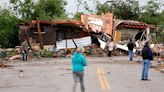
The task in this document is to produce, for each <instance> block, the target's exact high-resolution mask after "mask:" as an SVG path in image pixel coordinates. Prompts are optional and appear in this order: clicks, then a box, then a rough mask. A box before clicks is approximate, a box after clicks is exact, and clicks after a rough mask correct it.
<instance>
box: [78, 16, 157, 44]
mask: <svg viewBox="0 0 164 92" xmlns="http://www.w3.org/2000/svg"><path fill="white" fill-rule="evenodd" d="M81 22H82V24H83V25H84V28H85V29H88V32H95V33H105V34H108V35H110V36H111V37H112V38H113V39H114V41H116V42H119V41H123V40H128V39H130V38H131V39H136V40H138V39H140V37H141V36H142V33H143V32H144V31H145V30H147V29H148V30H149V31H152V30H153V29H155V26H153V25H149V24H146V23H143V22H139V21H134V20H119V19H115V17H114V16H113V14H112V13H106V14H102V15H81Z"/></svg>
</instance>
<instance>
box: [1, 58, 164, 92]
mask: <svg viewBox="0 0 164 92" xmlns="http://www.w3.org/2000/svg"><path fill="white" fill-rule="evenodd" d="M87 61H88V66H87V67H86V68H85V78H84V79H85V80H84V81H85V87H86V92H131V91H133V92H164V87H163V85H164V74H162V73H160V72H159V71H156V70H155V69H152V68H151V69H150V71H149V79H150V81H141V80H140V79H141V70H142V66H141V64H139V63H137V62H135V60H134V61H133V62H130V61H128V57H112V58H108V57H87ZM9 64H10V65H13V67H10V68H0V92H71V88H72V82H73V81H72V71H71V59H70V58H47V59H39V60H38V59H36V60H30V61H29V62H22V61H19V62H15V61H12V62H10V63H9ZM77 92H80V86H79V84H78V87H77Z"/></svg>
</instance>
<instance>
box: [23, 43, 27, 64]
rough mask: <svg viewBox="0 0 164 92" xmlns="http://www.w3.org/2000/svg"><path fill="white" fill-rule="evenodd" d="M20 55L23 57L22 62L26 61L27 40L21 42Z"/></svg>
mask: <svg viewBox="0 0 164 92" xmlns="http://www.w3.org/2000/svg"><path fill="white" fill-rule="evenodd" d="M22 55H23V61H27V57H28V43H27V40H24V41H23V42H22Z"/></svg>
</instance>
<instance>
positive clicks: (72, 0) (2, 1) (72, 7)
mask: <svg viewBox="0 0 164 92" xmlns="http://www.w3.org/2000/svg"><path fill="white" fill-rule="evenodd" d="M86 1H87V4H88V5H89V6H90V9H93V10H94V9H95V4H93V1H95V0H86ZM106 1H108V0H99V2H100V3H104V2H106ZM147 1H148V0H139V2H140V5H141V6H142V5H145V4H146V2H147ZM160 1H161V2H162V3H163V2H164V0H160ZM8 2H9V0H0V6H1V7H7V6H8V5H9V3H8ZM67 2H68V4H67V6H66V7H65V9H66V11H67V13H68V14H69V15H71V14H75V12H76V10H77V8H76V3H77V0H67ZM79 11H83V12H85V11H84V9H83V8H81V7H80V9H79Z"/></svg>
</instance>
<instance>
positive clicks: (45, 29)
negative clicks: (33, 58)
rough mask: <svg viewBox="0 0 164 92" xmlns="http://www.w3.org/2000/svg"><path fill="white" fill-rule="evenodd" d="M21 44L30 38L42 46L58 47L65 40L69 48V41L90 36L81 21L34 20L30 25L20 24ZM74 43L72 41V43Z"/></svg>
mask: <svg viewBox="0 0 164 92" xmlns="http://www.w3.org/2000/svg"><path fill="white" fill-rule="evenodd" d="M19 29H20V43H21V42H23V41H24V40H26V39H29V38H30V37H31V38H33V39H35V40H36V42H37V43H40V44H41V43H42V45H54V47H57V46H58V44H57V43H59V44H61V43H60V42H62V41H63V40H65V43H66V44H65V45H66V47H67V45H68V44H67V42H69V41H67V39H76V38H82V37H87V36H88V35H89V34H88V33H87V32H86V31H85V29H84V28H83V25H82V24H81V22H80V21H76V20H57V21H47V20H43V21H39V22H38V20H32V21H31V22H29V23H25V24H19ZM73 42H74V41H73V40H72V43H73Z"/></svg>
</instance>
